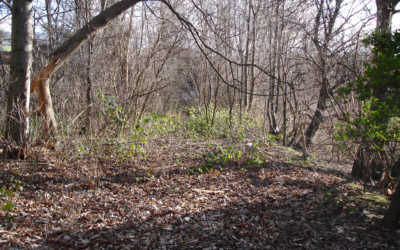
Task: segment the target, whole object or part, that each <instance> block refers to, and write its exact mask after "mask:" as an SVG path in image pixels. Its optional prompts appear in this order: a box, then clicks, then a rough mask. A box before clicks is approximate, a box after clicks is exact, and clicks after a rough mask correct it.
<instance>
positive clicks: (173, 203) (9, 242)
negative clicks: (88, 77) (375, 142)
mask: <svg viewBox="0 0 400 250" xmlns="http://www.w3.org/2000/svg"><path fill="white" fill-rule="evenodd" d="M173 143H174V144H173V145H171V146H170V147H168V145H167V146H165V147H164V148H165V149H164V151H157V152H155V153H154V154H153V155H152V154H150V153H149V155H148V156H147V162H140V166H139V165H137V164H133V163H132V164H126V165H123V166H119V165H115V164H113V163H112V162H107V161H103V160H100V159H83V160H82V159H78V160H75V161H59V160H58V161H54V162H57V164H53V165H49V164H47V165H45V164H44V165H42V164H41V165H33V164H31V163H23V162H22V163H21V162H16V163H13V162H7V163H4V164H3V166H2V168H1V171H0V177H1V180H2V181H4V182H6V181H7V180H11V179H12V178H13V179H18V180H20V181H21V182H22V183H24V189H23V191H21V192H18V193H17V195H16V196H15V197H14V200H13V202H14V203H15V205H16V208H15V211H14V212H13V213H12V214H11V215H12V220H10V221H7V220H6V218H5V217H4V216H1V218H0V219H1V222H0V246H1V247H3V248H28V247H34V248H39V249H78V248H89V249H106V248H112V249H124V248H125V249H294V248H306V249H356V248H357V249H358V248H369V247H371V246H374V247H375V248H381V249H390V248H392V249H396V248H398V247H399V245H398V243H399V242H398V241H397V240H396V239H397V238H398V234H396V233H395V232H394V233H393V234H392V233H387V232H381V231H380V230H379V229H371V228H370V226H371V225H372V224H373V223H375V222H376V221H377V220H378V219H379V218H380V216H381V215H382V213H383V211H384V208H385V207H384V204H380V203H373V204H371V202H372V201H371V200H365V199H362V198H361V197H362V196H361V195H360V194H361V192H362V190H360V189H357V188H354V187H353V186H354V185H346V180H345V179H344V177H345V176H347V173H341V174H335V173H336V172H335V171H328V170H334V169H333V168H329V166H326V168H320V167H319V168H315V167H312V168H311V167H307V166H302V165H300V164H296V162H293V161H285V160H283V159H289V158H290V157H289V156H287V154H291V151H290V150H286V151H285V152H282V151H281V147H279V148H278V149H276V148H275V149H274V148H272V149H271V150H269V154H272V152H274V150H275V152H277V153H279V154H281V156H280V157H279V158H280V159H281V160H280V161H277V159H275V161H274V162H272V161H271V162H267V163H266V164H262V165H257V166H243V165H240V164H234V163H233V164H231V165H229V164H228V165H226V166H224V167H223V168H222V169H220V170H216V169H214V168H210V171H208V172H206V173H196V174H188V173H187V171H186V169H190V168H193V167H194V166H199V165H201V164H203V162H202V161H201V157H198V158H196V157H193V156H192V154H194V152H197V151H198V155H201V154H202V153H204V152H205V151H206V150H207V145H205V144H204V145H203V144H199V142H197V141H196V142H193V143H192V144H191V143H190V142H185V143H183V142H182V144H181V145H184V147H185V150H183V149H179V148H178V147H179V146H177V144H176V141H174V142H173ZM178 145H179V144H178ZM201 145H203V147H202V146H201ZM190 148H193V150H190ZM172 150H173V151H175V152H177V153H176V154H174V153H173V152H171V151H172ZM189 154H190V155H189ZM285 154H286V156H282V155H285ZM174 155H175V156H178V155H179V164H177V159H176V158H175V156H174ZM146 166H148V167H146ZM11 177H12V178H11ZM377 236H378V237H377ZM379 237H381V238H379Z"/></svg>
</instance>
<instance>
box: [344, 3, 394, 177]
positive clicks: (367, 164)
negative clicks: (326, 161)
mask: <svg viewBox="0 0 400 250" xmlns="http://www.w3.org/2000/svg"><path fill="white" fill-rule="evenodd" d="M399 2H400V0H376V7H377V18H376V30H377V31H378V32H379V33H382V34H383V33H390V32H391V26H392V17H393V14H394V12H395V7H396V5H397V4H398V3H399ZM374 92H375V93H374V95H375V96H376V97H378V98H384V96H385V90H384V89H381V88H378V89H376V90H375V91H374ZM372 109H373V107H372ZM372 147H373V146H372V145H370V144H367V143H365V144H363V145H360V147H359V149H358V151H357V155H356V159H355V160H354V163H353V169H352V172H351V174H352V176H353V178H354V179H356V180H364V181H367V182H369V181H370V180H373V179H374V178H373V176H372V175H373V174H377V171H376V161H377V160H378V161H379V155H378V154H379V153H377V152H376V151H375V150H373V148H372ZM377 178H379V177H375V179H377Z"/></svg>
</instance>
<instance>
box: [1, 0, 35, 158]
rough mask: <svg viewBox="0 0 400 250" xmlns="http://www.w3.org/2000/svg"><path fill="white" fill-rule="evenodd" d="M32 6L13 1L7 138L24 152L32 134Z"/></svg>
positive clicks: (15, 154) (18, 153)
mask: <svg viewBox="0 0 400 250" xmlns="http://www.w3.org/2000/svg"><path fill="white" fill-rule="evenodd" d="M32 20H33V18H32V2H31V1H26V0H16V1H13V5H12V43H11V47H12V52H11V83H10V87H9V90H8V102H7V121H6V137H7V139H9V140H10V141H13V142H14V143H15V144H16V146H18V147H20V149H21V148H23V147H24V146H25V144H26V142H27V138H28V132H29V115H28V114H29V99H30V95H29V88H30V80H31V79H30V74H31V69H32V41H33V27H32ZM20 149H17V148H7V149H6V153H7V154H8V156H10V157H18V158H19V157H23V155H21V153H23V152H21V150H20Z"/></svg>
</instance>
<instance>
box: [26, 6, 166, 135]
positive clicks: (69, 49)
mask: <svg viewBox="0 0 400 250" xmlns="http://www.w3.org/2000/svg"><path fill="white" fill-rule="evenodd" d="M142 1H144V0H121V1H119V2H117V3H115V4H113V5H112V6H110V7H108V8H107V9H105V10H104V11H102V12H100V14H98V15H97V16H95V17H94V18H93V19H92V20H91V21H90V22H89V23H87V24H86V25H85V26H83V27H82V28H81V29H80V30H78V31H77V32H76V33H75V34H74V35H73V36H72V37H71V38H70V39H68V40H67V41H65V42H64V43H63V44H62V45H61V46H60V47H59V48H57V49H56V50H55V51H54V52H53V54H52V55H51V58H50V60H49V63H48V64H47V65H46V66H45V67H43V68H42V69H41V70H40V71H39V72H38V73H37V74H36V75H35V77H34V78H33V81H32V85H31V88H30V90H31V93H33V92H35V91H38V95H39V110H40V113H41V115H42V116H43V127H42V128H43V135H44V137H45V138H46V139H48V136H50V135H54V134H55V132H56V129H57V122H56V119H55V115H54V110H53V105H52V100H51V95H50V88H49V80H50V77H51V76H52V74H53V73H54V72H55V71H56V70H57V69H58V68H60V67H61V66H62V65H63V64H64V63H65V62H66V61H67V59H68V58H69V57H70V56H71V55H72V54H73V53H74V52H75V51H76V50H77V49H78V48H79V47H80V46H81V45H82V43H83V42H84V41H86V40H88V39H89V38H90V37H91V35H93V34H94V33H95V32H96V31H97V30H99V29H100V28H102V27H104V26H105V25H107V24H108V23H109V22H110V21H111V20H112V19H113V18H115V17H117V16H118V15H120V14H121V13H122V12H124V11H125V10H127V9H129V8H130V7H133V6H135V5H136V4H137V3H139V2H142ZM160 1H161V0H160ZM24 2H25V1H24Z"/></svg>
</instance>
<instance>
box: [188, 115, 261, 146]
mask: <svg viewBox="0 0 400 250" xmlns="http://www.w3.org/2000/svg"><path fill="white" fill-rule="evenodd" d="M182 128H183V130H184V132H185V134H186V136H189V137H206V138H225V137H228V136H234V137H236V138H237V139H243V138H244V136H245V135H246V134H247V133H248V132H249V131H250V130H253V129H256V128H259V126H258V124H257V122H256V120H255V119H253V118H251V117H250V115H249V114H247V113H245V114H242V116H240V114H238V113H237V112H235V113H234V114H232V117H231V118H230V117H229V111H228V110H227V109H219V110H217V111H216V113H215V116H214V117H213V114H212V112H206V111H205V109H202V108H191V109H190V110H189V117H188V118H187V119H186V120H184V121H183V124H182Z"/></svg>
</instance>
